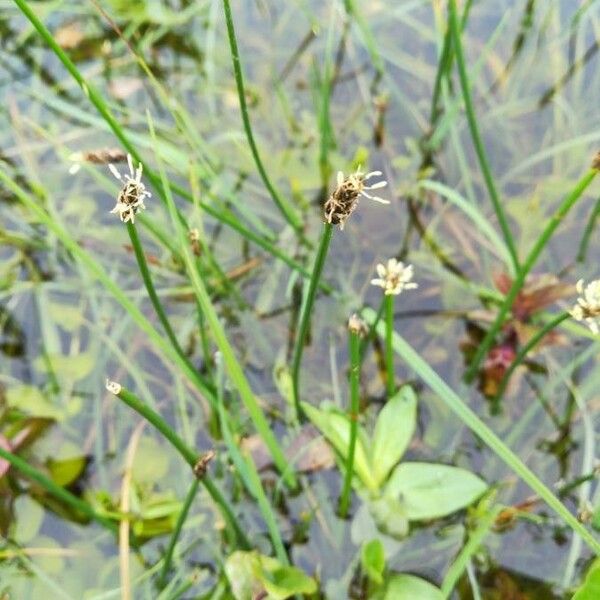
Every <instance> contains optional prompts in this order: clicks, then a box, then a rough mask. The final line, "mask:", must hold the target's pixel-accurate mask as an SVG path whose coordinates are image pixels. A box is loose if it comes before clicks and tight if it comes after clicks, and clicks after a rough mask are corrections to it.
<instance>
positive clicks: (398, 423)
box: [371, 385, 417, 486]
mask: <svg viewBox="0 0 600 600" xmlns="http://www.w3.org/2000/svg"><path fill="white" fill-rule="evenodd" d="M416 424H417V397H416V396H415V393H414V391H413V390H412V388H411V387H410V386H408V385H405V386H403V387H401V388H400V389H399V390H398V392H397V393H396V395H394V396H393V397H392V398H391V399H390V400H389V401H388V402H387V403H386V405H385V406H384V407H383V409H382V410H381V412H380V413H379V416H378V417H377V423H376V424H375V432H374V433H373V446H372V450H371V464H372V465H373V476H374V478H375V481H376V482H377V485H378V486H380V485H381V484H382V483H383V482H384V481H385V480H386V478H387V476H388V475H389V473H390V471H391V470H392V469H393V467H394V466H395V465H396V463H397V462H398V461H399V460H400V459H401V458H402V455H403V454H404V452H405V451H406V448H407V447H408V444H409V443H410V440H411V438H412V436H413V434H414V432H415V427H416Z"/></svg>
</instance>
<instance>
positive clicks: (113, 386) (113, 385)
mask: <svg viewBox="0 0 600 600" xmlns="http://www.w3.org/2000/svg"><path fill="white" fill-rule="evenodd" d="M106 389H107V390H108V391H109V392H110V393H111V394H114V395H115V396H118V395H119V394H120V393H121V389H122V388H121V384H120V383H117V382H116V381H111V380H110V379H107V380H106Z"/></svg>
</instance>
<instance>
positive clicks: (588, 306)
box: [569, 279, 600, 334]
mask: <svg viewBox="0 0 600 600" xmlns="http://www.w3.org/2000/svg"><path fill="white" fill-rule="evenodd" d="M577 291H578V292H579V294H580V296H579V298H577V304H576V305H575V306H574V307H573V308H572V309H571V310H570V311H569V313H570V315H571V316H572V317H573V318H574V319H575V320H576V321H584V322H585V323H586V325H587V326H588V327H589V328H590V329H591V331H592V332H593V333H596V334H598V333H599V332H600V328H599V327H598V324H599V322H600V279H596V280H595V281H592V282H590V283H588V284H587V285H586V286H585V288H584V285H583V279H580V280H579V281H578V282H577Z"/></svg>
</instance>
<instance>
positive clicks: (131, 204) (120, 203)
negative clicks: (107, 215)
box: [108, 154, 152, 223]
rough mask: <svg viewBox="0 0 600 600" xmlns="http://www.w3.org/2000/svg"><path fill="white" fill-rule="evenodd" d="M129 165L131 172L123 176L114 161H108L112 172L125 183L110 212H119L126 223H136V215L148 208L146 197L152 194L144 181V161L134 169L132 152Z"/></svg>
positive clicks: (128, 158) (129, 155)
mask: <svg viewBox="0 0 600 600" xmlns="http://www.w3.org/2000/svg"><path fill="white" fill-rule="evenodd" d="M127 165H128V166H129V173H125V175H124V176H121V174H120V173H119V171H117V169H116V167H115V166H114V165H113V164H112V163H108V168H109V169H110V172H111V173H112V174H113V175H114V176H115V178H116V179H118V180H119V181H120V182H121V183H122V184H123V187H122V188H121V191H120V192H119V195H118V196H117V204H116V205H115V207H114V208H113V209H112V210H111V211H110V212H111V213H117V214H118V215H119V218H120V219H121V221H123V222H124V223H127V221H131V222H132V223H134V222H135V215H136V214H137V213H138V212H140V210H144V209H145V208H146V206H145V205H144V199H145V198H150V197H151V196H152V194H151V193H150V192H149V191H148V190H147V189H146V186H145V185H144V184H143V183H142V170H143V167H142V163H139V165H138V168H137V169H135V170H134V168H133V160H132V158H131V154H128V155H127Z"/></svg>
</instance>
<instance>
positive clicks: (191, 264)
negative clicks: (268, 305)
mask: <svg viewBox="0 0 600 600" xmlns="http://www.w3.org/2000/svg"><path fill="white" fill-rule="evenodd" d="M147 116H148V125H149V128H150V133H151V136H152V139H153V141H154V143H155V144H156V135H155V131H154V124H153V122H152V119H151V117H150V114H149V113H148V114H147ZM156 159H157V163H158V170H159V173H160V178H161V181H162V184H163V188H164V190H165V197H166V201H167V208H168V210H169V214H170V216H171V221H172V223H173V226H174V227H175V230H176V232H177V236H176V237H177V240H178V242H179V244H180V253H181V255H182V257H183V260H184V263H185V266H186V270H187V273H188V277H189V278H190V282H191V284H192V288H193V290H194V294H195V296H196V300H197V302H198V305H199V306H200V308H201V310H202V314H203V315H204V318H205V319H206V322H207V324H208V326H209V328H210V331H211V333H212V335H213V338H214V341H215V343H216V345H217V348H218V349H219V350H220V352H221V354H222V355H223V360H224V362H225V366H226V368H227V371H228V373H229V377H230V379H231V382H232V383H233V385H234V386H235V388H236V389H237V391H238V393H239V395H240V398H241V400H242V402H243V403H244V406H245V407H246V410H247V411H248V414H249V415H250V418H251V419H252V422H253V423H254V426H255V427H256V430H257V431H258V433H259V435H260V436H261V438H262V439H263V441H264V443H265V445H266V446H267V448H268V449H269V452H270V453H271V456H272V457H273V461H274V462H275V465H276V466H277V468H278V469H279V471H280V472H281V473H282V476H283V478H284V480H285V482H286V484H287V485H288V486H290V487H292V488H294V487H296V476H295V474H294V472H293V470H292V469H291V467H290V466H289V465H288V461H287V459H286V457H285V454H284V452H283V450H282V449H281V446H280V445H279V442H278V441H277V438H276V437H275V434H274V433H273V430H272V429H271V427H270V424H269V422H268V420H267V418H266V417H265V414H264V412H263V410H262V408H261V406H260V404H259V403H258V401H257V400H256V398H255V397H254V393H253V392H252V388H251V387H250V384H249V383H248V380H247V379H246V376H245V375H244V370H243V369H242V367H241V365H240V363H239V361H238V359H237V357H236V355H235V352H234V351H233V348H232V346H231V344H230V342H229V340H228V339H227V335H226V334H225V330H224V329H223V325H222V324H221V321H220V320H219V316H218V314H217V311H216V310H215V307H214V306H213V304H212V302H211V299H210V296H209V295H208V291H207V289H206V286H205V285H204V282H203V281H202V277H201V276H200V273H199V272H198V269H197V264H196V261H195V259H194V256H193V254H192V251H191V248H190V247H189V244H188V243H187V236H186V234H185V232H184V231H182V225H181V222H180V221H179V219H178V218H177V208H176V206H175V202H174V200H173V196H172V194H171V188H170V184H169V180H168V179H167V176H166V173H165V169H164V165H163V162H162V160H161V158H160V156H159V154H158V153H156Z"/></svg>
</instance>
